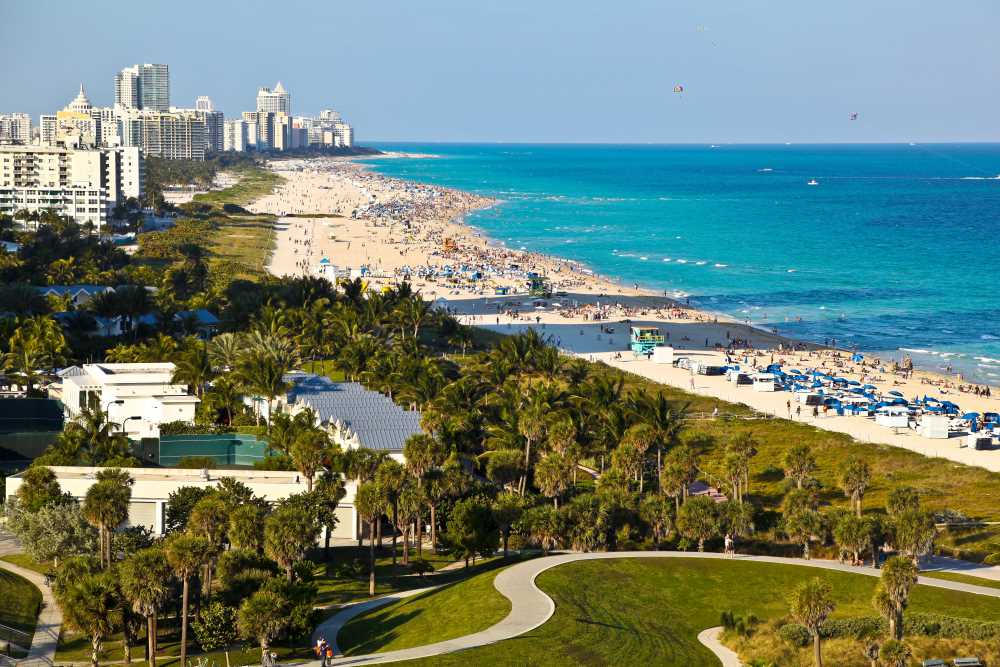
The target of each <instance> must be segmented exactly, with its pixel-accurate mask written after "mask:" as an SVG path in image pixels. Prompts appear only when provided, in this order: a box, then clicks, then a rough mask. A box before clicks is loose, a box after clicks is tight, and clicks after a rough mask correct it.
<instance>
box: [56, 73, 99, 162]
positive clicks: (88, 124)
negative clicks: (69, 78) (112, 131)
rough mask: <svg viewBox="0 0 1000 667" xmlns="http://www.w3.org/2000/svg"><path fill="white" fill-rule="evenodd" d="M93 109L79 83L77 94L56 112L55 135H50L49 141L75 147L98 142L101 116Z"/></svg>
mask: <svg viewBox="0 0 1000 667" xmlns="http://www.w3.org/2000/svg"><path fill="white" fill-rule="evenodd" d="M93 110H94V107H93V105H92V104H91V103H90V100H89V99H87V93H86V92H84V90H83V84H82V83H81V84H80V92H79V93H77V96H76V97H75V98H73V100H72V101H71V102H70V103H69V104H67V105H66V107H65V108H63V110H62V111H58V112H56V125H55V136H54V138H53V137H50V143H55V144H63V145H65V146H77V147H83V146H97V145H98V144H100V143H101V116H100V114H98V115H97V116H96V117H95V116H94V114H93Z"/></svg>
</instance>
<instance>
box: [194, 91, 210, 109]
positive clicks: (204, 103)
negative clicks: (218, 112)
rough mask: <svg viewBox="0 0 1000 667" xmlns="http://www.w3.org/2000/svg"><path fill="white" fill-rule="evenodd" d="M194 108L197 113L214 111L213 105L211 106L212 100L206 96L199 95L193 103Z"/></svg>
mask: <svg viewBox="0 0 1000 667" xmlns="http://www.w3.org/2000/svg"><path fill="white" fill-rule="evenodd" d="M194 108H195V109H197V110H198V111H215V105H213V104H212V98H211V97H209V96H208V95H201V96H199V97H198V99H196V100H195V101H194Z"/></svg>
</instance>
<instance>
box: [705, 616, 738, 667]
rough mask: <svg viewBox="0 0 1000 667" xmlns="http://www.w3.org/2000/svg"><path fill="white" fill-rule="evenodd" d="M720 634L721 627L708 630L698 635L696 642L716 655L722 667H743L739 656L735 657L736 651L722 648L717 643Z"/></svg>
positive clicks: (718, 642)
mask: <svg viewBox="0 0 1000 667" xmlns="http://www.w3.org/2000/svg"><path fill="white" fill-rule="evenodd" d="M721 634H722V626H721V625H719V626H716V627H714V628H708V629H707V630H702V631H701V632H699V633H698V641H699V642H701V645H702V646H704V647H705V648H707V649H708V650H709V651H711V652H712V653H714V654H715V655H716V657H717V658H718V659H719V662H721V663H722V667H743V663H742V662H740V656H738V655H736V651H734V650H732V649H731V648H728V647H727V646H724V645H723V644H722V642H720V641H719V635H721Z"/></svg>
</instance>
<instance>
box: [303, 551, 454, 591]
mask: <svg viewBox="0 0 1000 667" xmlns="http://www.w3.org/2000/svg"><path fill="white" fill-rule="evenodd" d="M397 554H398V555H397V557H396V568H395V569H393V567H392V540H391V539H386V540H384V543H383V548H382V550H381V551H379V550H376V551H375V594H376V595H384V594H385V593H391V592H393V591H399V590H410V589H413V588H423V587H424V586H428V585H429V583H428V581H427V580H425V579H421V578H420V577H417V576H413V575H409V570H407V569H406V568H404V567H403V564H402V563H403V556H402V554H403V549H402V543H400V545H399V546H398V547H397ZM410 557H411V558H416V557H417V552H416V550H413V551H411V552H410ZM320 558H322V556H321V555H319V556H317V559H320ZM423 559H424V560H426V561H427V562H428V563H430V564H431V565H432V566H433V567H434V569H435V570H438V569H440V568H442V567H444V566H445V565H449V564H451V563H453V562H455V559H454V558H452V557H451V556H450V555H448V554H434V553H432V552H431V551H430V550H429V549H424V555H423ZM353 561H359V562H360V563H361V564H363V565H364V567H365V568H367V564H368V545H367V544H365V546H364V547H356V546H350V547H334V548H331V549H330V560H329V561H328V562H317V563H316V567H315V569H314V576H315V579H314V583H315V584H316V585H317V587H318V589H319V597H318V599H317V600H316V604H317V605H334V604H336V605H339V604H344V603H345V602H352V601H354V600H361V599H367V598H368V575H367V573H365V574H362V573H358V574H357V575H356V576H353V577H348V576H344V574H342V573H341V572H339V571H338V567H339V566H342V565H345V564H350V563H351V562H353Z"/></svg>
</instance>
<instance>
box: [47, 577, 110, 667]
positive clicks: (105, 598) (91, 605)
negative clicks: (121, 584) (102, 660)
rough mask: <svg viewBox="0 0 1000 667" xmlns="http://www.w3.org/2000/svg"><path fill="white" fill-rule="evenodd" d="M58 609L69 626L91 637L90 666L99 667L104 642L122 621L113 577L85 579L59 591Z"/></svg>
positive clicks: (80, 579)
mask: <svg viewBox="0 0 1000 667" xmlns="http://www.w3.org/2000/svg"><path fill="white" fill-rule="evenodd" d="M59 606H60V608H61V609H62V612H63V620H64V621H65V622H66V624H67V625H69V626H70V627H71V628H72V629H74V630H76V631H77V632H81V633H83V634H85V635H87V636H88V637H90V664H91V665H92V667H97V665H98V659H99V657H100V653H101V646H102V645H103V644H104V640H105V639H107V638H108V637H110V636H111V635H112V634H114V632H115V629H116V628H117V627H118V626H119V625H120V624H121V621H122V618H121V603H120V598H119V595H118V587H117V585H116V582H115V579H114V576H113V575H112V574H111V573H110V572H102V573H99V574H86V575H84V576H82V577H81V578H79V579H77V580H76V581H74V582H73V583H72V584H71V585H69V586H67V587H66V588H64V589H62V590H61V591H60V594H59Z"/></svg>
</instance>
